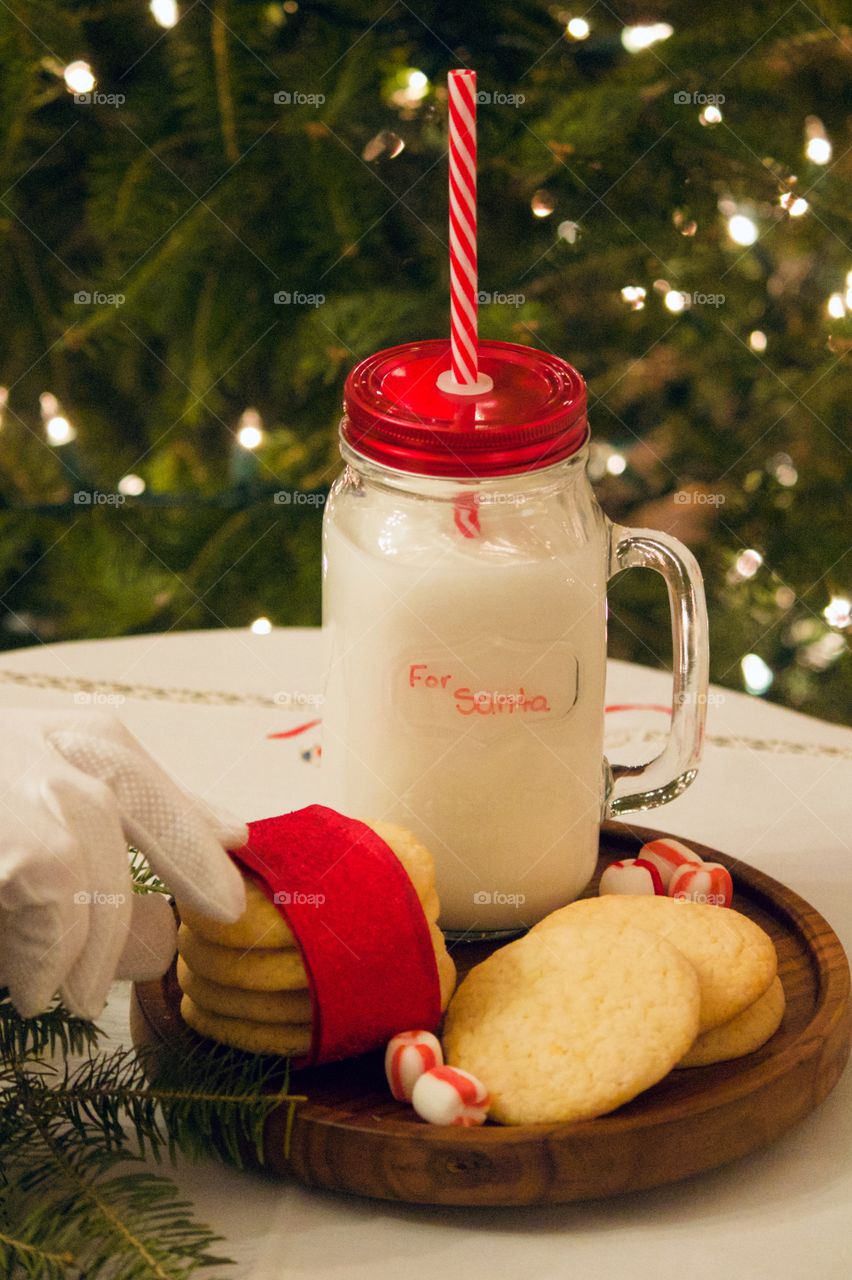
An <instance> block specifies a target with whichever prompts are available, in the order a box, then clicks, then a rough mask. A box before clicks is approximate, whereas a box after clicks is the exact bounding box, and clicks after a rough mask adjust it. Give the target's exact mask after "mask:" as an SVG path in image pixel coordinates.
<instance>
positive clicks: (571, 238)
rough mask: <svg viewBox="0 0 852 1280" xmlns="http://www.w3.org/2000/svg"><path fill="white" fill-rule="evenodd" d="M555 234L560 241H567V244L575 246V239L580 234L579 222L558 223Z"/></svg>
mask: <svg viewBox="0 0 852 1280" xmlns="http://www.w3.org/2000/svg"><path fill="white" fill-rule="evenodd" d="M556 234H557V235H558V236H559V239H560V240H567V241H568V243H569V244H576V243H577V237H578V236H579V234H580V224H579V222H560V224H559V226H558V227H557V228H556Z"/></svg>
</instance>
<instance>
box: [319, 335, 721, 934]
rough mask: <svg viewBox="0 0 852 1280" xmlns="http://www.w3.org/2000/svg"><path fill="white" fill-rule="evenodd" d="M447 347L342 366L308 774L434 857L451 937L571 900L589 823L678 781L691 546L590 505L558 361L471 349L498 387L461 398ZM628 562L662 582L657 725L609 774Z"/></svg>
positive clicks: (520, 920)
mask: <svg viewBox="0 0 852 1280" xmlns="http://www.w3.org/2000/svg"><path fill="white" fill-rule="evenodd" d="M448 361H449V356H448V344H447V343H446V342H436V341H433V342H421V343H415V344H411V345H408V346H403V347H396V348H392V349H390V350H389V351H384V352H379V353H378V354H377V355H375V356H372V357H370V358H369V359H367V360H365V361H363V362H362V363H361V364H360V365H359V366H358V367H357V368H356V369H355V370H353V372H352V373H351V374H350V376H349V379H348V381H347V385H346V397H345V415H344V418H343V421H342V424H341V451H342V454H343V457H344V460H345V462H346V467H345V470H344V472H343V474H342V475H341V476H340V477H339V479H338V480H337V481H336V482H335V484H334V486H333V488H332V491H331V494H330V497H329V501H328V504H327V507H326V512H325V522H324V533H323V623H324V627H325V628H326V631H327V637H328V642H329V648H328V654H329V670H328V680H327V688H326V698H325V708H324V742H323V770H324V772H325V773H326V775H327V779H328V798H329V801H330V803H333V804H335V805H337V806H338V807H339V808H341V809H342V810H343V811H344V812H348V813H353V814H357V815H360V816H364V817H368V818H371V819H382V820H386V821H389V822H395V823H399V824H400V825H402V826H405V827H407V828H409V829H410V830H411V831H413V832H414V833H415V834H416V835H417V836H418V837H419V838H420V839H421V840H422V841H423V843H424V844H425V845H427V847H428V848H430V849H431V851H432V853H433V855H434V857H435V861H436V871H437V887H438V892H439V896H440V900H441V925H442V927H443V928H445V929H446V930H448V931H449V932H450V933H453V934H455V935H457V936H462V935H464V936H468V937H469V936H482V935H483V934H492V935H493V934H499V933H503V932H505V933H509V932H516V931H518V930H520V929H523V928H525V927H527V926H529V925H532V924H534V923H535V922H536V921H537V920H539V919H541V918H542V917H543V916H544V915H546V914H547V913H548V912H550V911H552V910H553V909H554V908H556V907H557V906H560V905H562V904H564V903H566V902H569V901H571V900H572V899H574V898H576V897H577V896H578V894H580V893H581V892H582V890H583V889H584V887H585V886H586V884H587V883H588V881H589V880H590V878H591V876H592V874H593V872H594V869H595V865H596V859H597V848H598V832H599V824H600V821H601V819H602V818H605V817H610V816H617V815H620V814H625V813H631V812H634V811H636V810H640V809H649V808H653V807H655V806H657V805H661V804H665V803H666V802H667V801H669V800H672V799H674V797H675V796H677V795H679V794H680V792H681V791H683V789H684V788H685V787H686V786H688V784H689V783H690V782H691V781H692V779H693V778H694V776H695V773H696V768H697V764H698V760H699V756H700V750H701V739H702V732H703V722H704V710H705V706H706V690H707V667H708V654H707V620H706V612H705V605H704V594H703V588H702V583H701V574H700V571H699V569H698V566H697V564H696V562H695V560H694V558H693V556H692V555H691V553H690V552H689V551H688V550H687V549H686V548H685V547H684V546H682V545H681V544H680V543H679V542H677V541H676V540H675V539H674V538H671V537H669V536H668V535H666V534H663V533H655V532H652V531H650V530H636V529H625V528H621V527H619V526H617V525H614V524H612V523H611V522H610V521H609V520H608V519H607V518H606V516H605V515H604V514H603V512H602V511H601V510H600V508H599V507H598V505H597V502H596V500H595V496H594V494H593V492H592V489H591V486H590V484H589V482H588V479H587V476H586V470H585V464H586V458H587V452H588V450H587V441H588V428H587V423H586V397H585V386H584V384H583V381H582V379H581V378H580V376H579V374H578V373H577V372H576V370H574V369H572V368H571V366H570V365H568V364H566V363H565V362H564V361H562V360H560V359H558V358H557V357H554V356H550V355H548V354H546V353H542V352H539V351H534V350H531V349H529V348H527V347H519V346H515V345H513V344H509V343H499V342H483V343H481V344H480V366H481V368H482V370H483V371H484V372H485V373H486V374H488V375H489V376H490V377H491V378H492V379H493V384H494V385H493V390H492V391H491V392H489V393H487V394H485V395H479V396H477V397H476V398H474V397H470V396H460V395H459V396H455V395H447V394H445V393H443V392H441V391H439V390H438V389H437V388H436V385H435V382H436V375H437V374H438V373H440V372H441V371H442V370H443V369H445V368H446V367H447V364H448ZM633 567H644V568H650V569H654V570H656V571H657V572H658V573H660V574H662V576H663V577H664V579H665V581H666V584H667V587H668V593H669V601H670V606H671V617H672V636H673V644H674V689H673V711H672V722H671V731H670V735H669V738H668V742H667V744H666V747H665V749H664V750H663V752H662V753H661V754H660V755H659V756H658V757H657V758H656V759H654V760H652V761H650V762H649V763H648V764H645V765H642V766H634V767H618V766H613V767H611V766H610V765H609V763H608V762H607V761H606V759H605V758H604V757H603V725H604V685H605V677H606V585H607V581H608V579H609V578H610V577H611V576H612V575H613V574H615V573H617V572H619V571H620V570H622V569H627V568H633ZM637 787H641V789H637Z"/></svg>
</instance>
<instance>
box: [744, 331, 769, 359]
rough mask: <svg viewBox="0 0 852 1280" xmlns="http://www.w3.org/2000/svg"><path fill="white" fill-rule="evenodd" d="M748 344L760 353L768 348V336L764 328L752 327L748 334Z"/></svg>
mask: <svg viewBox="0 0 852 1280" xmlns="http://www.w3.org/2000/svg"><path fill="white" fill-rule="evenodd" d="M748 345H749V346H750V347H751V349H752V351H756V352H757V354H758V355H761V354H762V353H763V352H764V351H765V350H766V345H767V338H766V334H765V333H764V332H763V330H762V329H752V331H751V333H750V334H749V335H748Z"/></svg>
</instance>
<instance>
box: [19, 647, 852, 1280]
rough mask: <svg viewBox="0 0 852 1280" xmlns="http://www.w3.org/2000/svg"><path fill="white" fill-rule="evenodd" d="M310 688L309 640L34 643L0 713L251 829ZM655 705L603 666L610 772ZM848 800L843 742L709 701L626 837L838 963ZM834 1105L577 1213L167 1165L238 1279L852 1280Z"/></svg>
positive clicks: (639, 738) (123, 1019) (844, 923)
mask: <svg viewBox="0 0 852 1280" xmlns="http://www.w3.org/2000/svg"><path fill="white" fill-rule="evenodd" d="M320 671H321V651H320V642H319V633H318V632H314V631H308V630H290V631H283V630H281V631H273V632H272V634H271V635H268V636H255V635H251V634H249V633H247V632H234V631H231V632H200V633H194V632H189V633H181V634H173V635H168V636H138V637H131V638H128V639H122V640H110V641H98V642H92V643H89V642H81V643H77V644H61V645H48V646H42V647H39V648H28V649H24V650H18V651H17V652H15V653H11V654H2V655H0V709H2V708H3V707H11V706H30V707H57V708H58V707H61V708H63V709H69V708H72V707H75V706H83V707H94V708H96V709H101V710H113V711H115V712H116V713H117V714H118V715H120V716H121V717H122V719H123V720H124V721H125V723H126V724H127V725H128V727H129V728H130V729H132V730H133V732H134V733H136V734H137V735H138V736H139V738H140V739H141V740H142V742H143V743H144V744H145V746H146V747H147V748H148V749H149V750H150V751H151V752H152V753H153V754H154V755H156V756H157V757H158V758H159V759H160V760H161V761H162V762H163V764H164V765H165V766H166V767H167V768H169V769H170V770H171V771H172V772H173V773H174V774H175V776H176V777H177V778H178V779H179V780H180V781H181V782H182V783H183V784H184V785H186V786H188V787H191V788H193V789H195V790H197V791H198V792H200V793H202V794H206V795H208V796H210V797H211V798H217V799H218V800H220V801H221V802H222V803H224V804H227V805H230V806H231V807H232V808H234V809H236V810H238V811H239V812H240V813H242V814H243V815H245V816H246V817H247V818H253V817H262V816H266V815H268V814H271V813H274V812H282V811H284V810H286V809H289V808H295V807H297V806H299V805H304V804H310V803H313V802H316V801H320V800H322V799H323V792H322V772H321V768H320V767H319V759H318V750H317V748H318V746H319V744H320V741H321V737H320V734H321V729H320V726H318V725H316V724H313V725H311V722H312V721H316V720H318V719H319V718H320V716H321V714H322V708H321V706H319V705H318V703H317V698H316V695H317V692H318V690H319V687H320ZM276 695H277V700H276ZM669 698H670V683H669V678H668V677H667V676H666V675H665V674H664V673H662V672H657V671H652V670H650V669H648V668H645V667H639V666H634V665H632V664H627V663H620V662H612V663H610V667H609V680H608V687H607V703H608V705H610V706H611V707H613V708H617V709H613V710H611V711H610V712H609V713H608V715H607V740H608V754H609V756H610V759H611V760H619V759H622V760H624V759H628V758H630V759H639V758H642V757H643V755H644V756H646V757H647V756H650V755H652V754H655V753H656V752H657V751H658V750H659V747H660V742H661V740H662V739H661V735H662V734H663V733H664V732H665V729H666V725H667V717H666V714H665V711H664V708H665V705H666V704H667V703H668V701H669ZM626 704H627V705H630V706H632V707H635V706H637V705H639V706H641V707H643V708H645V709H643V710H622V709H620V708H622V707H624V706H625V705H626ZM658 708H660V709H658ZM306 724H308V725H311V727H309V728H307V729H305V730H304V731H302V732H299V733H296V734H294V735H292V736H280V735H282V734H289V733H290V731H291V730H293V729H298V728H300V727H301V726H303V725H306ZM275 735H278V736H275ZM850 795H852V732H850V731H848V730H846V729H842V728H839V727H837V726H832V725H827V724H824V723H822V722H820V721H817V720H812V719H809V718H808V717H806V716H801V715H798V714H796V713H794V712H791V711H786V710H784V709H782V708H778V707H774V706H772V705H770V704H767V703H763V702H761V701H759V700H757V699H754V698H750V697H747V696H746V695H744V694H732V693H729V692H727V691H726V690H718V689H716V690H714V691H713V697H712V698H711V700H710V707H709V714H708V739H707V748H706V753H705V759H704V762H703V765H702V768H701V772H700V775H699V777H698V779H697V780H696V782H695V783H694V784H693V786H692V787H691V788H690V789H689V790H688V791H687V792H686V793H685V794H684V795H683V796H681V797H680V799H678V800H677V801H675V802H674V803H673V804H671V805H669V806H667V807H666V808H665V809H661V810H659V811H657V812H656V813H653V814H648V815H641V817H640V821H643V822H645V823H646V824H648V825H654V826H657V827H660V828H663V829H665V830H667V831H670V832H672V833H674V834H676V835H679V836H681V837H683V838H686V839H689V838H690V837H691V838H693V839H696V840H699V841H701V842H703V843H706V844H709V845H713V846H715V847H717V848H719V849H722V850H724V851H725V852H726V853H730V854H734V855H735V856H738V857H741V858H742V859H743V860H744V861H747V862H749V863H751V864H753V865H754V866H757V867H760V868H761V869H762V870H764V871H767V872H769V873H770V874H771V875H773V876H775V877H776V878H777V879H779V880H782V881H783V882H784V883H786V884H788V885H789V886H790V887H791V888H793V889H795V890H796V892H798V893H800V894H802V895H803V896H804V897H805V898H807V899H808V900H809V901H810V902H812V903H813V904H814V906H816V907H817V908H818V909H819V910H820V911H821V912H823V914H824V915H825V916H826V917H827V918H828V920H829V921H830V923H831V924H832V925H833V926H834V928H835V929H836V930H837V932H838V933H839V935H840V937H841V939H842V941H843V942H844V945H845V946H846V948H847V950H848V951H852V874H850V860H849V854H850V838H849V827H850ZM127 998H128V995H127V990H126V989H122V988H121V987H117V988H116V990H115V992H114V995H113V997H112V999H111V1001H110V1004H109V1006H108V1009H107V1012H106V1015H105V1018H104V1019H103V1023H104V1025H105V1026H106V1027H107V1028H108V1030H109V1031H110V1034H111V1035H112V1036H113V1037H114V1038H115V1039H116V1040H118V1041H121V1040H125V1041H126V1040H127V1039H128V1031H127ZM851 1104H852V1072H847V1073H846V1075H845V1076H844V1077H843V1079H842V1080H841V1082H840V1084H839V1085H838V1087H837V1089H836V1090H835V1091H834V1093H833V1094H832V1095H831V1096H830V1098H829V1099H828V1100H827V1101H826V1102H825V1103H824V1104H823V1105H822V1107H821V1108H820V1109H819V1110H818V1111H817V1112H816V1113H815V1114H814V1115H813V1116H811V1117H810V1118H809V1119H808V1120H806V1121H805V1122H804V1123H802V1124H801V1125H799V1126H798V1127H797V1128H796V1129H794V1130H792V1131H791V1132H790V1133H788V1134H787V1135H786V1136H785V1137H783V1138H782V1139H780V1140H779V1141H778V1142H776V1143H775V1144H774V1145H773V1146H771V1147H770V1148H768V1149H766V1150H764V1151H762V1152H759V1153H757V1154H755V1155H753V1156H751V1157H749V1158H747V1159H745V1160H741V1161H739V1162H738V1163H736V1164H733V1165H729V1166H728V1167H726V1168H723V1169H720V1170H717V1171H715V1172H713V1173H709V1174H704V1175H701V1176H700V1177H697V1178H693V1179H691V1180H690V1181H688V1182H685V1183H681V1184H678V1185H676V1186H673V1187H668V1188H662V1189H659V1190H657V1191H652V1192H643V1193H641V1194H636V1195H633V1196H628V1197H623V1198H621V1199H617V1200H610V1201H607V1202H598V1203H593V1204H582V1205H577V1206H557V1207H552V1208H544V1209H514V1210H510V1209H499V1210H496V1209H495V1210H481V1209H480V1210H473V1209H444V1210H441V1209H434V1208H418V1207H414V1206H406V1205H393V1204H385V1203H380V1202H376V1201H368V1200H361V1199H357V1198H350V1197H344V1196H334V1195H331V1194H326V1193H320V1192H315V1191H308V1190H305V1189H303V1188H301V1187H298V1186H295V1185H291V1184H288V1183H286V1182H271V1181H267V1180H266V1179H263V1178H260V1177H255V1176H252V1175H248V1174H242V1173H238V1172H235V1171H233V1170H230V1169H226V1168H223V1167H222V1166H220V1165H218V1164H213V1163H209V1164H203V1165H196V1166H190V1165H186V1164H183V1165H181V1166H180V1167H179V1168H178V1169H177V1170H176V1171H175V1178H176V1180H177V1182H178V1184H179V1186H180V1188H181V1190H182V1191H183V1192H184V1193H186V1194H187V1195H188V1196H189V1197H190V1198H191V1199H192V1200H193V1201H194V1203H195V1206H196V1210H197V1213H198V1215H199V1216H200V1217H202V1218H203V1219H205V1220H206V1221H208V1222H209V1223H211V1224H212V1225H213V1226H214V1228H215V1229H216V1230H217V1231H219V1232H220V1233H222V1234H223V1235H224V1236H225V1238H226V1245H225V1251H227V1252H228V1253H229V1254H230V1256H231V1257H233V1258H234V1259H236V1260H237V1263H238V1267H237V1269H236V1270H235V1271H234V1273H233V1274H234V1275H239V1276H240V1277H241V1280H273V1278H274V1280H281V1278H282V1277H298V1276H305V1277H308V1276H310V1277H311V1280H339V1278H340V1277H346V1280H399V1277H400V1276H403V1277H405V1280H427V1278H428V1280H433V1278H434V1277H435V1276H438V1275H443V1276H452V1275H457V1274H461V1275H464V1276H465V1277H466V1280H479V1278H480V1277H482V1278H484V1277H489V1280H490V1277H492V1276H494V1275H496V1274H501V1275H506V1276H511V1277H513V1278H514V1280H526V1278H527V1277H536V1278H537V1280H551V1277H552V1278H556V1277H560V1278H561V1277H564V1276H569V1275H570V1276H573V1277H579V1278H581V1280H597V1278H598V1277H601V1280H604V1278H605V1280H611V1277H612V1276H621V1277H625V1278H626V1280H646V1278H647V1280H661V1278H662V1280H666V1278H667V1277H672V1280H675V1278H676V1280H681V1278H684V1280H685V1278H686V1277H689V1280H718V1277H720V1276H723V1275H724V1276H725V1277H726V1278H730V1280H740V1278H742V1280H746V1278H748V1280H754V1278H755V1277H772V1280H788V1278H789V1280H799V1278H800V1277H801V1276H803V1275H806V1274H811V1273H813V1274H815V1275H817V1276H818V1277H820V1280H835V1278H836V1280H848V1277H849V1276H850V1275H852V1243H850V1242H852V1232H850V1229H849V1206H850V1204H852V1105H851Z"/></svg>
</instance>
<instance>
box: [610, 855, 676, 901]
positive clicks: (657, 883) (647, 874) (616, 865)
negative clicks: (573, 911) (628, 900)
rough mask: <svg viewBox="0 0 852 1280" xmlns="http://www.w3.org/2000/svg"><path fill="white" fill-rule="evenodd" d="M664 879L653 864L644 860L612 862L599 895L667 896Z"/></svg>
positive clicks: (627, 859)
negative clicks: (635, 894)
mask: <svg viewBox="0 0 852 1280" xmlns="http://www.w3.org/2000/svg"><path fill="white" fill-rule="evenodd" d="M665 892H666V891H665V888H664V887H663V880H662V877H661V875H660V873H659V871H658V870H657V868H656V867H655V866H654V864H653V863H652V862H646V861H645V859H644V858H622V860H621V861H620V862H611V863H610V864H609V866H608V867H607V869H606V871H605V872H604V873H603V875H602V876H601V882H600V885H599V886H598V893H599V894H600V895H601V897H605V896H606V895H607V894H610V893H645V894H655V893H658V894H663V895H664V894H665Z"/></svg>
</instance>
